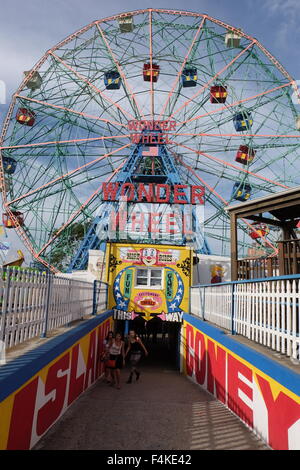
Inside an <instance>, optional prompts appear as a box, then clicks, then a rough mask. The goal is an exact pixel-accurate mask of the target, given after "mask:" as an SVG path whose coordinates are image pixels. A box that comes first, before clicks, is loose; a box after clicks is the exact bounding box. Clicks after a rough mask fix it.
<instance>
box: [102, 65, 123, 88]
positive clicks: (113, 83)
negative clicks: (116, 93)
mask: <svg viewBox="0 0 300 470" xmlns="http://www.w3.org/2000/svg"><path fill="white" fill-rule="evenodd" d="M104 85H105V88H106V89H107V90H119V88H120V86H121V77H120V74H119V72H117V71H116V70H110V71H109V72H105V74H104Z"/></svg>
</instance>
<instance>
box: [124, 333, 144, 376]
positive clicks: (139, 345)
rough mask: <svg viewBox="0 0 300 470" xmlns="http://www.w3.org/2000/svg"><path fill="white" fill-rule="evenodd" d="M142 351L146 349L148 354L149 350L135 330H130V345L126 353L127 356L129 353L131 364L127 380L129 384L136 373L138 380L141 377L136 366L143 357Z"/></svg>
mask: <svg viewBox="0 0 300 470" xmlns="http://www.w3.org/2000/svg"><path fill="white" fill-rule="evenodd" d="M142 351H144V353H145V355H146V356H148V351H147V349H146V348H145V346H144V344H143V342H142V341H141V339H140V338H139V337H138V336H137V335H136V333H135V331H134V330H130V331H129V335H128V346H127V350H126V353H125V357H126V356H127V354H128V353H129V362H130V366H131V371H130V375H129V378H128V380H127V382H126V383H128V384H131V382H132V377H133V374H134V373H135V375H136V381H138V380H139V378H140V375H141V373H140V372H139V371H138V370H137V368H136V366H137V365H138V363H139V361H140V359H141V357H142Z"/></svg>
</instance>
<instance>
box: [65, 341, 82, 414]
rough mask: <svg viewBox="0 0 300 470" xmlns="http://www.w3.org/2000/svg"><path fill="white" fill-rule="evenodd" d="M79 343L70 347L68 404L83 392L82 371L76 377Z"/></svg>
mask: <svg viewBox="0 0 300 470" xmlns="http://www.w3.org/2000/svg"><path fill="white" fill-rule="evenodd" d="M79 348H80V346H79V344H76V346H74V347H73V348H72V359H71V373H70V385H69V397H68V406H69V405H70V404H71V403H72V402H73V401H74V400H76V398H77V397H79V395H80V394H81V393H82V392H83V384H84V372H83V373H82V374H81V375H80V376H79V377H77V369H78V357H79Z"/></svg>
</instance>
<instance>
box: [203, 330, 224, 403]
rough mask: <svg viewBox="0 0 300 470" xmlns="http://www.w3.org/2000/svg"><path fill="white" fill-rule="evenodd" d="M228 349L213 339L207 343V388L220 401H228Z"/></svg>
mask: <svg viewBox="0 0 300 470" xmlns="http://www.w3.org/2000/svg"><path fill="white" fill-rule="evenodd" d="M225 372H226V351H225V350H224V349H222V348H220V346H217V347H216V345H215V343H214V342H213V341H211V340H210V339H209V340H208V344H207V389H208V391H209V392H210V393H212V394H213V395H215V396H216V397H217V398H218V399H219V400H220V401H222V402H223V403H225V401H226V383H225V380H226V376H225Z"/></svg>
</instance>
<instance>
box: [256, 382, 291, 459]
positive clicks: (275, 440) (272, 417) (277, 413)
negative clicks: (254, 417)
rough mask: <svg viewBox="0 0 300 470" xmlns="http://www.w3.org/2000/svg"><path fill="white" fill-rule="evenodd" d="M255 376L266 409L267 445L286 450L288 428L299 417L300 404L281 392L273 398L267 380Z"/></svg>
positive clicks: (287, 446) (287, 445)
mask: <svg viewBox="0 0 300 470" xmlns="http://www.w3.org/2000/svg"><path fill="white" fill-rule="evenodd" d="M256 376H257V380H258V383H259V386H260V389H261V392H262V395H263V398H264V401H265V404H266V407H267V410H268V428H269V445H270V446H271V447H272V448H273V449H275V450H288V448H289V443H288V430H289V428H290V427H291V426H292V425H293V424H294V423H295V422H296V421H298V419H300V405H299V404H298V403H296V402H295V401H294V400H292V398H290V397H288V396H287V395H286V394H285V393H283V392H280V393H279V395H278V396H277V398H276V399H275V400H274V398H273V394H272V390H271V387H270V384H269V382H268V381H267V380H265V379H263V378H262V377H260V376H259V375H258V374H256Z"/></svg>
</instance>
